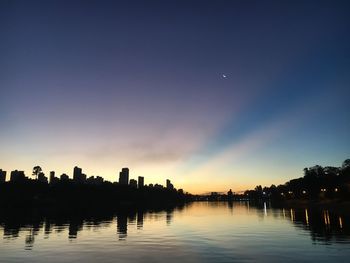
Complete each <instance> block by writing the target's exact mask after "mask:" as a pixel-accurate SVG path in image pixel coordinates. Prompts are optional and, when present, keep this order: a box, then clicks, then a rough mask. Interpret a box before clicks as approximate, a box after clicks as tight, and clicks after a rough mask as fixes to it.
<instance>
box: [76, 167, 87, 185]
mask: <svg viewBox="0 0 350 263" xmlns="http://www.w3.org/2000/svg"><path fill="white" fill-rule="evenodd" d="M73 181H74V182H76V183H84V182H85V181H86V174H83V172H82V169H81V168H79V167H78V166H75V167H74V169H73Z"/></svg>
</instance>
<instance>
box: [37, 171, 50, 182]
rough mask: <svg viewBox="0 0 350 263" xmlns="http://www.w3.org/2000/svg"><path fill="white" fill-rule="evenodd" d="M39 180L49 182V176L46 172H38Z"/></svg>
mask: <svg viewBox="0 0 350 263" xmlns="http://www.w3.org/2000/svg"><path fill="white" fill-rule="evenodd" d="M38 181H39V182H41V183H46V184H47V183H48V181H47V177H46V176H45V174H44V173H43V172H41V173H39V174H38Z"/></svg>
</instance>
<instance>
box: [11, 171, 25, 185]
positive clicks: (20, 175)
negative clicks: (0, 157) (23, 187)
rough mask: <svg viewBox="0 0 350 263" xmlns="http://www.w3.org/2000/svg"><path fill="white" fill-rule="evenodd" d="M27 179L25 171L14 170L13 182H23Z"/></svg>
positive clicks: (12, 174)
mask: <svg viewBox="0 0 350 263" xmlns="http://www.w3.org/2000/svg"><path fill="white" fill-rule="evenodd" d="M25 178H26V177H25V175H24V171H18V170H14V171H12V172H11V174H10V181H11V182H23V181H24V180H25Z"/></svg>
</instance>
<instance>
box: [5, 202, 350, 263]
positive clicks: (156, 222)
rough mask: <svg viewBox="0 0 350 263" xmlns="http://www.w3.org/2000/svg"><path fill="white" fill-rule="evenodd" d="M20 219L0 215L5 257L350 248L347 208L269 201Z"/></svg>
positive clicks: (338, 255)
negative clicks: (283, 204) (336, 209)
mask: <svg viewBox="0 0 350 263" xmlns="http://www.w3.org/2000/svg"><path fill="white" fill-rule="evenodd" d="M15 218H16V217H6V216H1V217H0V224H1V225H0V235H2V236H3V239H2V240H1V241H0V243H1V246H0V261H2V260H5V261H6V262H8V261H11V260H12V261H14V262H21V261H23V260H24V259H25V260H26V262H44V259H45V257H50V258H52V259H53V262H66V261H70V260H72V261H74V260H79V261H80V260H84V261H86V262H93V259H95V260H96V259H97V258H98V259H99V260H100V261H101V262H109V261H111V262H112V259H113V258H114V259H115V258H120V259H121V260H123V261H126V262H134V261H139V262H143V261H144V262H146V261H154V262H157V261H159V262H161V261H162V260H166V261H169V262H175V261H179V260H183V261H185V262H214V261H215V262H227V261H230V262H231V261H235V260H237V261H244V260H248V261H249V260H254V261H256V260H259V261H267V260H272V261H279V260H284V261H292V260H303V261H308V260H310V261H314V260H317V259H320V260H326V261H327V260H328V259H329V260H331V258H332V257H333V258H334V260H336V259H339V260H342V259H345V258H346V256H347V255H348V254H349V252H350V251H349V249H350V248H349V243H350V228H349V225H350V217H349V215H344V214H336V213H332V212H331V211H328V210H323V211H322V210H317V209H305V208H300V209H293V208H278V209H273V208H271V206H270V204H268V203H262V204H260V205H254V204H249V203H247V202H234V203H226V202H211V203H206V202H202V203H194V204H189V205H187V206H184V207H180V208H176V209H168V210H164V211H142V210H133V211H123V212H118V213H110V214H108V213H107V214H96V215H90V216H86V215H85V216H84V215H81V216H74V217H70V216H66V217H64V216H63V217H50V216H46V217H44V216H41V215H37V216H36V217H35V218H34V217H26V218H22V219H21V220H19V219H17V220H15ZM325 245H326V246H325ZM29 250H30V251H29ZM39 255H41V256H43V257H39Z"/></svg>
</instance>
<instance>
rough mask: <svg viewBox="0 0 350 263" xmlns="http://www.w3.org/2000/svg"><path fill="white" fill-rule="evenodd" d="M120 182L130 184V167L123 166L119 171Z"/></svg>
mask: <svg viewBox="0 0 350 263" xmlns="http://www.w3.org/2000/svg"><path fill="white" fill-rule="evenodd" d="M119 184H120V185H128V184H129V168H123V169H122V171H121V172H120V173H119Z"/></svg>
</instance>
